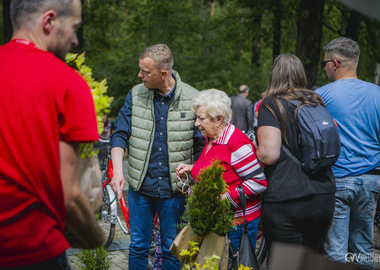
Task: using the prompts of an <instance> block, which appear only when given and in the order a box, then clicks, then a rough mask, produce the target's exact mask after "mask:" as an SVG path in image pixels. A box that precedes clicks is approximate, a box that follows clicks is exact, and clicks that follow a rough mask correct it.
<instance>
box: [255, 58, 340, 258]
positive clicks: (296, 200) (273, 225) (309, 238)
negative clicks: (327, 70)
mask: <svg viewBox="0 0 380 270" xmlns="http://www.w3.org/2000/svg"><path fill="white" fill-rule="evenodd" d="M288 100H299V101H301V104H310V105H312V106H316V105H318V104H323V101H322V98H321V97H320V96H319V95H317V94H316V93H314V92H313V91H311V90H307V89H306V75H305V70H304V68H303V65H302V63H301V61H300V59H299V58H298V57H297V56H295V55H291V54H282V55H279V56H278V57H277V58H276V59H275V60H274V64H273V68H272V73H271V76H270V80H269V85H268V88H267V90H266V92H265V96H264V99H263V101H262V104H261V105H260V108H259V117H258V129H257V142H258V147H257V152H256V153H257V157H258V159H259V160H260V161H261V162H262V163H264V164H265V167H264V172H265V175H266V177H267V180H268V190H267V192H266V195H265V198H264V203H263V213H262V222H263V229H264V235H265V239H266V240H267V243H268V247H269V248H270V245H271V243H272V242H273V241H279V242H287V243H294V244H299V245H306V246H309V247H311V248H312V249H314V250H316V251H318V252H322V248H323V243H324V241H325V238H326V234H327V230H328V228H329V224H330V222H331V218H332V215H333V211H334V195H335V193H334V192H335V183H334V177H333V174H332V171H331V168H329V169H326V170H323V171H320V172H318V173H317V174H314V175H308V174H307V173H306V172H305V171H304V170H303V169H302V168H301V167H299V166H298V165H297V163H295V162H294V161H293V160H292V159H291V158H290V157H289V156H288V155H286V154H285V152H284V150H283V148H282V145H284V146H285V147H286V148H287V149H288V150H289V151H290V152H291V153H292V154H293V155H294V156H296V157H297V158H298V159H299V158H300V155H301V153H300V151H301V149H300V145H299V141H298V137H299V129H298V125H297V120H296V118H295V111H296V107H295V106H294V105H292V104H291V103H289V102H288Z"/></svg>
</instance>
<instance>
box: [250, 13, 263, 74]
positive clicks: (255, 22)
mask: <svg viewBox="0 0 380 270" xmlns="http://www.w3.org/2000/svg"><path fill="white" fill-rule="evenodd" d="M252 11H253V14H252V30H253V31H252V58H251V67H252V68H255V67H258V66H259V65H260V57H261V53H260V50H261V42H260V38H261V37H260V28H261V18H262V12H260V11H257V9H256V7H255V6H254V7H252Z"/></svg>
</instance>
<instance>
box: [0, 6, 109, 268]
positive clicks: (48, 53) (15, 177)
mask: <svg viewBox="0 0 380 270" xmlns="http://www.w3.org/2000/svg"><path fill="white" fill-rule="evenodd" d="M11 19H12V24H13V29H14V34H13V37H12V40H11V41H10V42H9V43H7V44H5V45H3V46H1V47H0V59H1V65H0V121H1V125H0V205H1V207H0V242H1V243H0V268H2V267H19V266H26V267H29V268H33V269H34V268H36V269H69V266H68V264H67V259H66V255H65V250H66V249H67V248H68V247H69V243H68V242H67V240H66V239H65V236H64V231H65V226H66V228H68V229H70V231H72V232H73V233H74V235H75V236H76V237H77V238H78V239H79V240H80V242H81V245H82V246H83V247H85V248H95V247H97V246H100V245H101V244H102V242H103V240H104V235H103V232H102V231H101V229H100V227H99V226H98V225H97V222H96V219H95V217H94V215H93V213H92V210H91V208H90V204H89V202H88V200H87V198H86V197H85V195H84V194H83V193H82V191H81V190H80V187H79V179H78V173H77V172H78V144H79V142H89V141H96V140H98V138H99V134H98V131H97V125H96V116H95V110H94V103H93V100H92V97H91V92H90V89H89V87H88V85H87V84H86V82H85V81H84V80H83V78H82V77H81V76H80V75H79V74H78V73H77V72H75V70H73V69H72V68H70V67H69V66H68V65H66V63H65V62H64V61H62V60H61V59H64V57H65V55H66V53H67V51H68V50H69V49H70V47H71V46H72V45H76V44H77V43H78V40H77V37H76V33H75V31H76V29H77V28H78V27H79V25H80V23H81V4H80V0H49V1H48V0H38V1H36V0H12V2H11ZM59 58H61V59H59ZM29 268H28V269H29ZM22 269H24V268H22Z"/></svg>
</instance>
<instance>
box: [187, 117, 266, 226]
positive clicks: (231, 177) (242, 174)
mask: <svg viewBox="0 0 380 270" xmlns="http://www.w3.org/2000/svg"><path fill="white" fill-rule="evenodd" d="M216 160H220V164H221V165H222V166H223V168H224V172H223V179H224V181H225V182H226V183H227V185H228V188H227V189H228V192H227V198H228V200H229V201H230V202H231V204H232V205H233V206H234V208H236V211H235V218H236V221H240V222H242V217H243V212H242V210H241V207H240V196H239V190H238V187H239V186H240V185H242V186H243V188H244V193H245V195H246V197H247V198H248V199H247V203H246V209H245V218H246V220H247V221H248V222H250V221H252V220H254V219H255V218H257V217H259V216H260V214H261V196H260V193H261V192H263V191H265V190H266V186H267V181H266V179H265V176H264V173H263V170H262V168H261V165H260V163H259V161H258V160H257V159H256V155H255V147H254V145H253V144H252V142H251V141H250V139H249V138H248V137H247V136H246V135H245V134H244V133H243V132H241V131H240V130H239V129H238V128H236V127H235V126H233V125H231V124H230V125H229V126H228V127H227V128H226V130H225V131H224V132H223V135H222V136H221V137H220V138H219V139H218V140H217V141H215V142H214V143H213V144H212V145H211V146H209V147H208V146H207V143H206V145H205V147H204V148H203V151H202V154H201V156H200V157H199V159H198V160H197V162H195V164H194V166H193V169H192V171H191V174H192V176H193V178H194V179H196V178H197V177H198V175H199V174H200V173H201V171H202V170H203V169H205V168H207V167H208V166H210V165H211V164H212V163H213V162H215V161H216Z"/></svg>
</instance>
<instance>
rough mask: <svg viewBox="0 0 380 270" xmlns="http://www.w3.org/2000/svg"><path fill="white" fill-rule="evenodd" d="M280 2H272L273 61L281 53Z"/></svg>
mask: <svg viewBox="0 0 380 270" xmlns="http://www.w3.org/2000/svg"><path fill="white" fill-rule="evenodd" d="M281 11H282V10H281V1H273V15H274V18H273V48H272V58H273V60H274V59H275V58H276V56H277V55H279V54H280V52H281V17H282V14H281Z"/></svg>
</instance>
